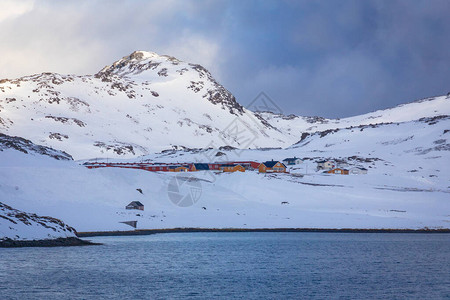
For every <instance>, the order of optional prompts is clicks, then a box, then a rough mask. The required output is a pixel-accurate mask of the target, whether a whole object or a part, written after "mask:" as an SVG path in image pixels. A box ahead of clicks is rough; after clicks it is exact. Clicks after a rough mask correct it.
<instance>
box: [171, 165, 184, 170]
mask: <svg viewBox="0 0 450 300" xmlns="http://www.w3.org/2000/svg"><path fill="white" fill-rule="evenodd" d="M176 168H187V166H182V165H176V166H169V169H171V170H172V169H176Z"/></svg>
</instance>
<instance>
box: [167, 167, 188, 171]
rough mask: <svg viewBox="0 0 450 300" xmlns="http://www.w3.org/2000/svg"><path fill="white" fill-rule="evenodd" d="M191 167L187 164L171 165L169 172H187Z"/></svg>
mask: <svg viewBox="0 0 450 300" xmlns="http://www.w3.org/2000/svg"><path fill="white" fill-rule="evenodd" d="M187 171H189V168H188V167H186V166H170V167H169V172H187Z"/></svg>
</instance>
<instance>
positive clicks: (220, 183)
mask: <svg viewBox="0 0 450 300" xmlns="http://www.w3.org/2000/svg"><path fill="white" fill-rule="evenodd" d="M447 128H449V118H448V117H442V118H428V119H422V120H420V121H412V122H404V123H398V124H397V123H395V124H385V125H379V126H361V127H358V128H352V129H341V130H338V131H335V132H326V134H325V133H322V134H320V133H317V134H314V135H311V136H308V137H306V138H305V139H304V140H303V141H302V142H300V143H298V144H296V145H294V146H292V147H289V148H286V149H254V150H244V151H236V150H234V149H228V150H227V149H221V150H220V151H221V152H222V153H224V155H223V156H220V157H218V160H219V161H220V160H223V159H231V160H249V159H252V160H258V161H264V160H269V159H283V158H285V157H292V156H297V157H302V158H305V162H304V163H303V164H301V165H298V166H295V167H294V168H291V169H290V172H291V173H290V174H279V175H276V174H271V175H268V174H266V175H265V174H258V173H256V172H245V173H234V174H224V173H215V172H195V173H178V174H177V173H157V172H147V171H143V170H135V169H120V168H103V169H101V168H100V169H87V168H85V167H83V166H81V165H79V164H78V163H77V162H74V161H58V160H55V159H52V158H50V157H44V156H43V157H39V156H32V155H28V154H25V153H22V152H19V151H17V150H14V149H8V150H5V151H3V152H0V155H1V157H2V160H1V161H2V167H1V168H0V182H2V184H1V186H0V199H9V201H8V202H6V203H7V204H9V205H14V206H15V207H17V208H19V209H28V210H30V211H34V212H37V213H39V214H46V215H52V216H55V217H58V218H60V219H62V220H64V221H66V222H69V223H70V224H72V225H73V226H75V228H76V229H77V230H78V231H108V230H130V229H133V228H132V227H130V226H128V225H126V224H124V223H121V222H127V221H137V222H138V223H137V228H138V229H154V228H174V227H205V228H227V227H238V228H279V227H290V228H299V227H301V228H306V227H308V228H413V229H416V228H450V203H449V199H450V197H449V195H450V176H449V170H448V167H447V165H448V161H449V159H450V157H449V151H448V147H449V145H448V142H447V136H448V134H450V132H449V131H448V130H447ZM411 136H412V137H411ZM327 145H328V146H327ZM210 151H211V150H180V151H173V152H164V153H155V154H151V155H148V156H146V157H145V158H140V159H138V160H141V159H142V160H144V159H147V160H152V161H155V162H157V161H160V162H177V161H178V162H182V161H185V162H191V161H202V159H203V160H204V159H205V157H207V155H210ZM322 158H334V159H337V160H338V161H339V164H342V165H344V164H346V167H351V166H352V165H360V166H363V167H365V168H367V169H368V170H369V173H368V174H367V175H349V176H342V175H329V174H323V173H322V172H318V171H316V169H315V163H314V162H315V161H317V160H319V159H322ZM124 161H125V160H124ZM127 161H131V160H130V159H128V160H127ZM79 163H81V162H79ZM191 176H193V177H191ZM184 178H187V179H184ZM174 183H179V190H174V188H173V187H174ZM138 189H140V190H141V191H142V193H141V192H140V191H139V190H138ZM174 194H175V195H179V196H180V197H184V196H186V195H191V197H192V198H191V199H195V201H192V203H191V204H192V205H190V206H189V205H188V206H186V207H182V206H179V205H176V204H175V203H174V199H173V195H174ZM136 200H137V201H140V202H142V203H143V204H144V205H145V211H143V212H142V211H130V210H125V206H126V205H127V204H128V203H129V202H131V201H136ZM175 202H176V201H175ZM283 202H287V203H283Z"/></svg>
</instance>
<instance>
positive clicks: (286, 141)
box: [0, 51, 297, 159]
mask: <svg viewBox="0 0 450 300" xmlns="http://www.w3.org/2000/svg"><path fill="white" fill-rule="evenodd" d="M237 125H238V126H240V127H241V128H244V129H245V131H246V132H247V133H248V137H247V138H245V137H244V138H241V139H238V138H236V137H235V136H234V135H233V134H232V133H233V128H236V126H237ZM0 130H1V132H2V133H4V134H8V135H12V136H20V137H23V138H26V139H29V140H31V141H32V142H34V143H36V144H40V145H43V146H48V147H52V148H55V149H60V150H63V151H65V152H67V153H70V154H71V155H72V156H73V157H74V158H75V159H82V158H93V157H106V156H107V157H137V156H139V155H143V154H148V153H151V152H154V151H161V150H163V149H171V148H172V147H173V146H182V147H210V146H222V145H231V146H235V147H239V148H249V147H252V148H255V147H269V146H272V145H277V146H283V147H287V146H289V145H291V144H292V143H294V142H295V141H296V139H297V137H291V136H286V135H285V134H283V133H281V132H279V131H278V130H276V129H275V128H272V127H271V126H270V125H268V124H266V123H265V121H264V120H260V119H259V118H258V116H256V115H255V114H253V113H252V112H251V111H248V110H247V109H245V108H243V107H242V106H241V105H240V104H238V103H237V102H236V100H235V98H234V96H233V95H232V94H231V93H230V92H229V91H227V90H226V89H225V88H224V87H223V86H222V85H220V84H219V83H218V82H217V81H216V80H215V79H214V78H213V77H212V75H211V74H210V73H209V72H208V71H207V70H206V69H205V68H203V67H202V66H200V65H196V64H190V63H186V62H182V61H179V60H177V59H176V58H173V57H169V56H160V55H157V54H155V53H152V52H144V51H136V52H133V53H132V54H131V55H129V56H126V57H124V58H122V59H120V60H118V61H117V62H115V63H114V64H112V65H111V66H107V67H105V68H103V69H102V70H101V71H100V72H99V73H97V74H95V75H87V76H75V75H60V74H54V73H42V74H37V75H32V76H26V77H22V78H18V79H14V80H8V79H4V80H0Z"/></svg>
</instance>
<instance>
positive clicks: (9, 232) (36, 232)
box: [0, 202, 75, 242]
mask: <svg viewBox="0 0 450 300" xmlns="http://www.w3.org/2000/svg"><path fill="white" fill-rule="evenodd" d="M67 237H75V230H74V229H73V228H72V227H70V226H68V225H66V224H64V223H63V222H61V221H60V220H58V219H55V218H51V217H40V216H37V215H36V214H29V213H25V212H23V211H20V210H17V209H14V208H12V207H10V206H8V205H6V204H3V203H1V202H0V242H1V241H2V240H5V239H11V240H22V241H23V240H46V239H56V238H67Z"/></svg>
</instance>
